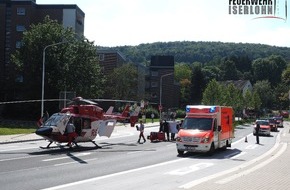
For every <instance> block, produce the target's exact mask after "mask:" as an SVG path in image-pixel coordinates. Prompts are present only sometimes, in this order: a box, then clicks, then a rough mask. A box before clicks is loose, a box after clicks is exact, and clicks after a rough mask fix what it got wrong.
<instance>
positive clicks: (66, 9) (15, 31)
mask: <svg viewBox="0 0 290 190" xmlns="http://www.w3.org/2000/svg"><path fill="white" fill-rule="evenodd" d="M47 15H49V16H50V18H51V19H54V20H57V21H58V22H59V23H60V24H62V25H63V26H64V27H71V28H72V29H73V30H75V32H76V33H77V34H78V35H79V36H82V35H83V34H84V19H85V13H84V12H83V11H82V10H81V9H80V8H79V7H78V6H77V5H63V4H60V5H40V4H37V3H36V0H0V89H1V90H0V101H5V100H7V96H8V95H9V94H11V92H9V91H10V90H11V89H10V87H9V86H7V85H6V82H5V81H7V79H8V77H9V74H8V73H9V67H10V56H11V54H12V53H14V52H15V51H16V49H18V48H20V47H21V45H22V41H21V40H22V36H23V32H24V31H25V30H27V29H29V27H30V25H31V24H37V23H39V22H42V21H43V19H44V18H45V16H47Z"/></svg>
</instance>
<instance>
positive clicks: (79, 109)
mask: <svg viewBox="0 0 290 190" xmlns="http://www.w3.org/2000/svg"><path fill="white" fill-rule="evenodd" d="M127 109H128V108H127V107H126V110H125V109H124V111H123V112H127ZM139 110H140V108H139V107H137V108H136V110H135V114H132V117H130V123H131V126H132V127H133V126H134V125H135V123H136V122H137V121H138V114H139ZM110 112H112V108H109V110H108V111H107V112H106V113H105V112H104V111H103V109H102V108H101V107H99V106H98V104H97V103H96V102H93V101H91V100H87V99H83V98H81V97H77V98H75V99H74V100H73V101H72V102H71V103H70V105H69V106H68V107H66V108H63V109H62V110H61V111H60V112H59V113H55V114H53V115H52V116H51V117H50V118H49V119H47V120H46V121H45V122H44V123H43V124H42V125H41V126H40V128H39V129H37V130H36V132H35V133H36V134H37V135H39V136H41V137H43V138H45V139H46V140H48V141H49V144H48V145H47V146H46V147H44V148H50V145H51V144H52V143H53V142H57V143H68V145H70V143H71V142H70V141H72V143H73V144H75V146H78V143H79V142H92V143H93V144H94V145H96V147H97V148H101V147H100V146H98V145H97V144H96V143H95V141H94V139H95V138H96V136H97V135H99V136H106V137H110V136H111V134H112V132H113V130H114V127H115V125H116V122H117V121H119V120H120V119H123V116H122V117H120V116H119V115H114V114H112V113H110ZM137 112H138V114H137V116H135V115H136V113H137ZM71 124H73V126H74V128H75V130H74V132H72V133H71V132H70V133H69V134H68V128H69V127H68V126H69V125H71ZM42 148H43V147H42Z"/></svg>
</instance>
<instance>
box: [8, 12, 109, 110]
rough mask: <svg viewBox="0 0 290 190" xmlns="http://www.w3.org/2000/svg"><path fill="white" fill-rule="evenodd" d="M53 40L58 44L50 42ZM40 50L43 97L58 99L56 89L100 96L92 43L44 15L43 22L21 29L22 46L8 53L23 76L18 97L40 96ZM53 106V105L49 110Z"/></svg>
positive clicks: (100, 78)
mask: <svg viewBox="0 0 290 190" xmlns="http://www.w3.org/2000/svg"><path fill="white" fill-rule="evenodd" d="M56 43H60V44H57V45H52V44H56ZM48 45H51V46H49V47H48ZM45 47H46V49H45ZM44 49H45V89H46V90H45V94H44V97H45V99H47V98H54V99H55V98H58V97H59V92H60V91H64V90H66V91H75V92H76V94H77V95H79V96H83V97H92V98H93V97H99V96H101V95H102V93H103V90H102V89H103V86H104V82H105V78H104V76H103V74H102V73H101V69H100V67H99V64H98V57H97V55H96V48H95V46H94V45H93V43H92V42H89V41H88V40H87V39H85V38H84V37H80V39H76V34H75V33H74V32H73V30H72V29H71V28H63V26H62V25H61V24H59V23H57V21H56V20H51V19H50V18H49V17H48V16H47V17H46V18H45V19H44V21H43V23H39V24H36V25H34V24H33V25H31V27H30V29H29V30H27V31H26V32H24V34H23V46H22V47H21V48H20V50H19V51H17V52H16V53H15V54H14V55H13V56H12V62H13V63H14V65H15V68H16V71H15V72H16V73H17V74H18V75H21V76H22V77H23V84H22V85H20V86H21V94H20V96H21V98H22V99H40V97H41V93H40V92H41V86H42V85H41V84H42V82H41V81H42V63H43V52H44ZM15 88H16V86H15ZM48 89H49V90H48ZM36 106H38V105H36ZM29 109H31V110H37V109H32V108H29ZM55 109H57V108H56V106H55V107H54V108H53V111H55Z"/></svg>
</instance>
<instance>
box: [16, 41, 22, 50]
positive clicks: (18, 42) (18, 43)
mask: <svg viewBox="0 0 290 190" xmlns="http://www.w3.org/2000/svg"><path fill="white" fill-rule="evenodd" d="M21 46H22V41H17V42H16V46H15V47H16V48H17V49H19V48H21Z"/></svg>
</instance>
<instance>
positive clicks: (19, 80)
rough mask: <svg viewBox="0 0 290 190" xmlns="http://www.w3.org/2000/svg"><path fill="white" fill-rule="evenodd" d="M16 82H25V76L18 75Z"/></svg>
mask: <svg viewBox="0 0 290 190" xmlns="http://www.w3.org/2000/svg"><path fill="white" fill-rule="evenodd" d="M15 82H19V83H20V82H23V76H22V75H18V76H17V77H16V79H15Z"/></svg>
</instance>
